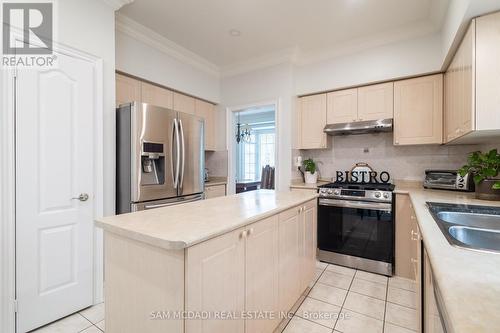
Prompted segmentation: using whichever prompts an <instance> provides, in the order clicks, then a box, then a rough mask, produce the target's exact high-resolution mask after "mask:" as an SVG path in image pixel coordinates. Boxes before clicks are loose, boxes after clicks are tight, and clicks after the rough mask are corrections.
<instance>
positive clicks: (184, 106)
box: [174, 92, 195, 114]
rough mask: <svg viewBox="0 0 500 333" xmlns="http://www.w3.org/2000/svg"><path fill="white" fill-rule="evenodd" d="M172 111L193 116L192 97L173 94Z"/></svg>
mask: <svg viewBox="0 0 500 333" xmlns="http://www.w3.org/2000/svg"><path fill="white" fill-rule="evenodd" d="M174 110H175V111H180V112H185V113H190V114H195V99H194V98H193V97H190V96H186V95H183V94H180V93H178V92H174Z"/></svg>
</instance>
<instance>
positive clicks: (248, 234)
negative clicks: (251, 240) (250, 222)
mask: <svg viewBox="0 0 500 333" xmlns="http://www.w3.org/2000/svg"><path fill="white" fill-rule="evenodd" d="M252 234H253V228H250V229H249V230H248V231H247V236H250V235H252Z"/></svg>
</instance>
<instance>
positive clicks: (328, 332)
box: [33, 262, 417, 333]
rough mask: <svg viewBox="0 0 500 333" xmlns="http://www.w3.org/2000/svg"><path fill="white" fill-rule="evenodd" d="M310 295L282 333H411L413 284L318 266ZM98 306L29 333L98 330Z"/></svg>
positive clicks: (414, 324) (100, 324)
mask: <svg viewBox="0 0 500 333" xmlns="http://www.w3.org/2000/svg"><path fill="white" fill-rule="evenodd" d="M311 287H312V289H311V291H310V292H309V294H308V295H307V297H306V298H305V300H304V301H303V302H302V304H301V306H300V307H299V308H298V310H297V311H296V312H295V314H294V316H293V318H292V320H291V321H290V322H289V323H288V325H287V326H286V327H285V329H284V330H283V331H282V332H283V333H339V332H340V333H371V332H373V333H382V332H385V333H412V332H415V331H416V330H417V312H416V310H415V306H416V294H415V283H414V282H413V281H410V280H406V279H402V278H399V277H392V278H387V277H385V276H382V275H377V274H372V273H367V272H363V271H358V270H354V269H350V268H346V267H342V266H336V265H328V264H325V263H322V262H318V263H317V265H316V276H315V280H314V281H313V282H312V283H311ZM104 326H105V324H104V303H101V304H98V305H95V306H92V307H90V308H87V309H85V310H82V311H80V312H78V313H75V314H73V315H71V316H68V317H66V318H63V319H61V320H59V321H56V322H54V323H52V324H49V325H47V326H44V327H42V328H40V329H37V330H35V331H33V332H36V333H80V332H82V333H101V332H104Z"/></svg>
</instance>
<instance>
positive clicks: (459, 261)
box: [396, 186, 500, 333]
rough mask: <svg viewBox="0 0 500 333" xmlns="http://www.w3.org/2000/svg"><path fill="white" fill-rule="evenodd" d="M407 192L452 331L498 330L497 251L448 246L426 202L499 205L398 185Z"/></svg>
mask: <svg viewBox="0 0 500 333" xmlns="http://www.w3.org/2000/svg"><path fill="white" fill-rule="evenodd" d="M396 193H402V194H405V193H407V194H409V196H410V199H411V202H412V204H413V207H414V210H415V214H416V216H417V220H418V224H419V227H420V232H421V233H422V238H423V241H424V245H425V248H426V250H427V253H428V255H429V260H430V262H431V266H432V269H433V273H434V278H435V281H436V284H437V285H438V288H439V291H440V294H441V300H442V304H443V306H444V309H443V310H444V314H443V315H444V317H445V320H446V322H447V325H449V326H450V327H449V328H450V330H451V332H464V333H466V332H467V333H469V332H475V333H476V332H498V331H499V329H500V254H497V253H483V252H477V251H471V250H466V249H461V248H457V247H454V246H451V245H450V244H449V243H448V241H447V240H446V238H445V237H444V235H443V234H442V232H441V230H440V229H439V227H438V225H437V224H436V222H435V221H434V219H433V218H432V216H431V214H430V212H429V210H428V209H427V206H426V202H427V201H431V202H445V203H453V204H471V205H482V206H497V207H500V202H493V201H483V200H476V199H474V194H473V193H463V192H462V193H461V192H452V191H439V190H425V189H423V188H415V187H403V186H401V187H399V188H397V189H396Z"/></svg>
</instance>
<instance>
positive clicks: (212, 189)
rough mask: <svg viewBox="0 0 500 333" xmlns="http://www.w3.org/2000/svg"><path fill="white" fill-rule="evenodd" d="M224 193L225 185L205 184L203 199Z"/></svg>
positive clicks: (221, 195)
mask: <svg viewBox="0 0 500 333" xmlns="http://www.w3.org/2000/svg"><path fill="white" fill-rule="evenodd" d="M225 195H226V185H213V186H206V185H205V199H212V198H217V197H224V196H225Z"/></svg>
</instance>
